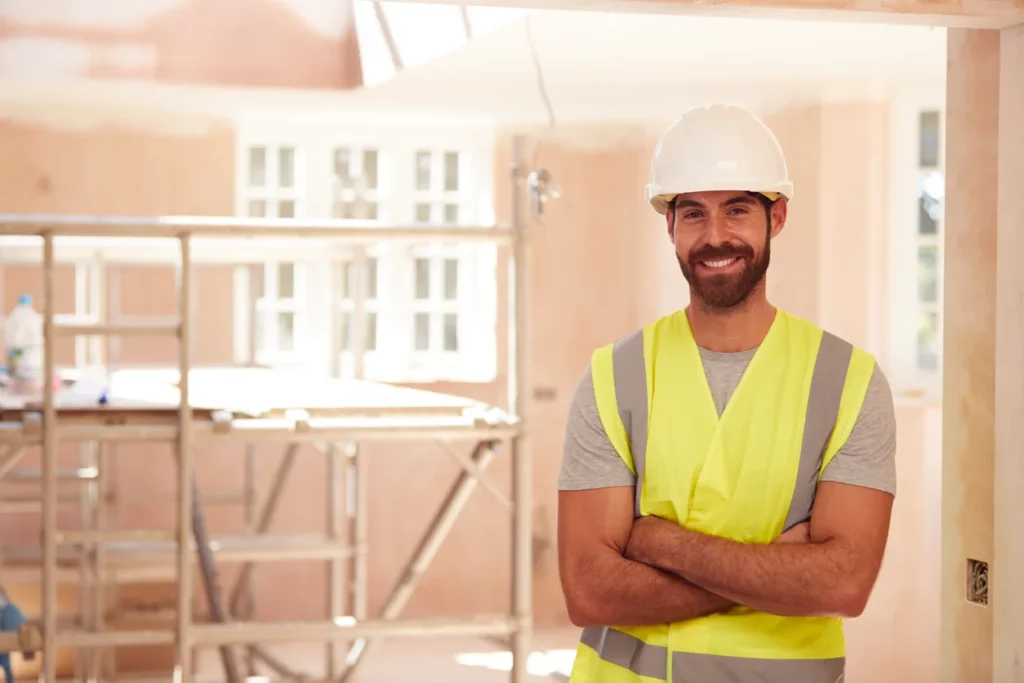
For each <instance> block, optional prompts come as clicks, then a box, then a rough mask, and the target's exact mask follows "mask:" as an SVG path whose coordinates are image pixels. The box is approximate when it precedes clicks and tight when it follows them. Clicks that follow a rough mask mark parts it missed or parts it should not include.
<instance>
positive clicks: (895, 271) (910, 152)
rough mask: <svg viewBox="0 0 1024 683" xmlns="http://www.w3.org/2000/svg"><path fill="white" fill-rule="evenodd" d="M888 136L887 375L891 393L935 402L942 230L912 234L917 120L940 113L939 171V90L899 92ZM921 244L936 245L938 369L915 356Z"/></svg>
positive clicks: (941, 163) (942, 146) (943, 115)
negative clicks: (927, 113)
mask: <svg viewBox="0 0 1024 683" xmlns="http://www.w3.org/2000/svg"><path fill="white" fill-rule="evenodd" d="M891 106H892V109H891V112H892V118H891V129H890V135H889V141H890V151H891V166H890V169H891V171H890V174H891V177H890V183H889V187H890V192H891V194H890V201H889V203H890V231H889V233H890V242H889V246H890V249H889V258H890V270H889V272H890V297H889V301H890V307H889V329H890V361H889V365H890V367H889V368H887V375H888V377H889V380H890V382H891V384H892V386H893V391H894V392H895V393H896V394H897V395H904V396H923V397H925V398H927V399H933V400H937V399H939V398H940V397H941V395H942V362H943V348H942V337H943V335H942V307H943V290H944V287H943V268H944V263H943V261H944V259H943V253H944V249H943V240H944V235H945V230H944V228H943V227H942V226H940V228H939V236H938V237H937V238H931V237H927V236H922V235H920V234H919V232H918V195H917V175H918V173H919V171H920V163H919V158H920V150H919V140H920V132H919V126H920V116H921V113H922V112H925V111H938V112H939V113H940V143H939V168H940V170H943V172H944V166H945V159H946V147H945V135H944V132H943V131H944V130H945V122H946V105H945V93H944V92H942V90H941V88H937V89H934V90H930V91H923V92H910V93H903V94H902V95H900V96H898V97H895V98H894V99H893V100H892V103H891ZM926 243H930V244H936V243H937V244H938V246H939V250H938V252H939V264H938V269H939V277H938V289H939V292H938V302H937V304H936V306H937V309H938V312H939V345H938V349H939V367H938V368H937V369H935V370H929V369H925V368H921V367H920V366H919V365H918V358H917V335H918V320H919V315H920V312H921V311H922V310H923V309H922V306H921V304H920V303H919V301H918V248H919V247H920V246H922V245H924V244H926Z"/></svg>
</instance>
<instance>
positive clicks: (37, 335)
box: [4, 294, 43, 393]
mask: <svg viewBox="0 0 1024 683" xmlns="http://www.w3.org/2000/svg"><path fill="white" fill-rule="evenodd" d="M4 346H5V348H6V355H7V367H8V372H9V373H10V377H11V380H12V381H13V383H14V384H18V385H21V386H23V387H26V388H27V387H33V386H38V385H39V382H40V380H41V379H42V369H43V317H42V316H41V315H40V314H39V313H37V312H36V311H35V309H34V308H32V297H31V296H29V295H28V294H22V295H21V296H20V297H18V305H17V306H15V307H14V308H13V309H12V310H11V312H10V314H9V315H8V316H7V320H5V321H4ZM19 393H20V392H19Z"/></svg>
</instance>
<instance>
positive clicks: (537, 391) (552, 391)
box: [533, 387, 558, 401]
mask: <svg viewBox="0 0 1024 683" xmlns="http://www.w3.org/2000/svg"><path fill="white" fill-rule="evenodd" d="M533 398H534V400H535V401H554V400H555V399H556V398H558V389H556V388H555V387H534V388H533Z"/></svg>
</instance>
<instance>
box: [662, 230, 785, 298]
mask: <svg viewBox="0 0 1024 683" xmlns="http://www.w3.org/2000/svg"><path fill="white" fill-rule="evenodd" d="M730 258H737V259H739V260H740V262H741V263H742V265H743V268H742V270H740V271H739V272H738V273H722V274H717V273H706V274H699V273H698V272H697V266H698V265H699V264H700V262H701V261H716V260H721V259H730ZM676 260H677V261H679V268H680V270H682V271H683V277H684V278H686V281H687V282H688V283H689V284H690V291H691V292H693V294H694V295H695V296H696V297H697V298H698V299H700V301H701V302H702V303H703V304H704V305H705V306H707V307H708V308H720V309H721V308H734V307H736V306H739V305H740V304H742V303H743V302H744V301H746V300H747V298H748V297H750V293H751V292H753V291H754V288H756V287H757V285H758V284H760V282H761V280H763V279H764V276H765V273H766V272H768V263H769V262H770V261H771V239H770V238H767V239H765V243H764V251H763V252H762V253H761V254H760V255H757V254H755V253H754V250H753V249H751V248H750V247H749V246H747V245H746V244H737V245H733V244H724V245H721V246H710V245H708V246H704V247H701V248H700V249H698V250H696V251H694V252H692V253H691V254H690V256H689V258H688V259H685V260H684V259H683V257H682V256H680V255H679V253H678V252H677V253H676Z"/></svg>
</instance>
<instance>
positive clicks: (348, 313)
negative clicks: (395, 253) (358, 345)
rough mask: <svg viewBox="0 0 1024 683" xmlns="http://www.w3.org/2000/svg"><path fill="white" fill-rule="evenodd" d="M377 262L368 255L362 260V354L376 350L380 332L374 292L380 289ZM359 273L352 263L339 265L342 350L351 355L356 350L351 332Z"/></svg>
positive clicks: (376, 259)
mask: <svg viewBox="0 0 1024 683" xmlns="http://www.w3.org/2000/svg"><path fill="white" fill-rule="evenodd" d="M379 264H380V259H378V258H377V257H376V256H372V255H371V256H368V257H367V258H366V261H365V268H366V279H365V280H364V287H365V289H364V290H363V325H364V329H363V333H364V335H365V336H364V337H363V351H376V350H377V336H378V330H379V316H378V313H379V307H378V299H377V292H378V290H379V287H380V265H379ZM357 270H358V266H357V263H356V262H355V261H345V262H344V263H343V264H342V265H341V273H342V275H341V296H340V301H339V302H338V305H339V307H340V309H341V310H340V316H341V349H342V351H347V352H351V351H354V350H355V338H354V336H353V335H354V333H355V330H356V324H355V322H356V320H355V315H356V296H357V291H356V287H357V284H358V283H357V281H356V272H357Z"/></svg>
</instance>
